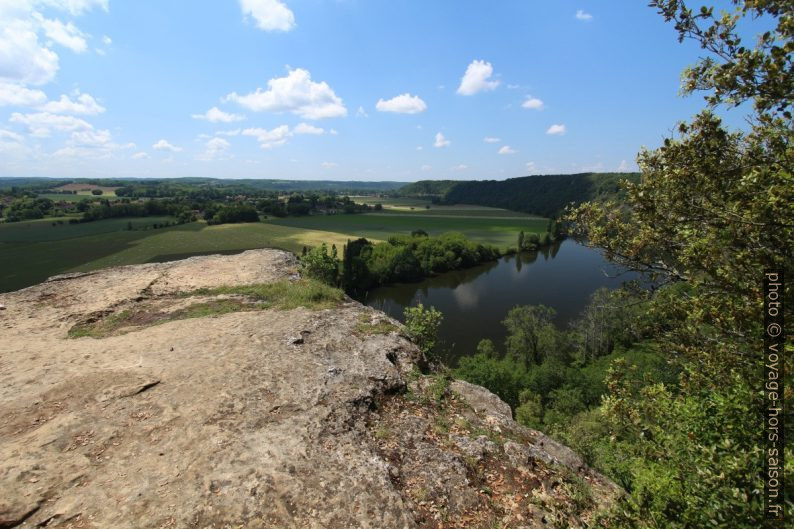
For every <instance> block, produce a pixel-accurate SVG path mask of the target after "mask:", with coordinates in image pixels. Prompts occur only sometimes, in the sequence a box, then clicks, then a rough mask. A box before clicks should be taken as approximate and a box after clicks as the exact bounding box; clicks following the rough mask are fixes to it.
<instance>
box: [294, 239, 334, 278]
mask: <svg viewBox="0 0 794 529" xmlns="http://www.w3.org/2000/svg"><path fill="white" fill-rule="evenodd" d="M300 263H301V269H302V270H303V273H304V274H306V275H307V276H308V277H312V278H314V279H317V280H319V281H322V282H323V283H325V284H327V285H331V286H336V284H337V276H338V274H339V264H338V263H337V261H336V259H334V258H333V257H332V256H330V255H328V247H327V246H326V245H325V243H323V244H322V245H320V246H316V247H314V248H312V249H311V250H309V251H308V252H306V255H304V256H302V257H301V259H300Z"/></svg>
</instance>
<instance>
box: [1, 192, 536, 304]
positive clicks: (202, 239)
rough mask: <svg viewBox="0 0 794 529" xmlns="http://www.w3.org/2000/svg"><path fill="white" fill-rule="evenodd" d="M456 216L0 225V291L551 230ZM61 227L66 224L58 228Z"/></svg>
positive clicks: (507, 242)
mask: <svg viewBox="0 0 794 529" xmlns="http://www.w3.org/2000/svg"><path fill="white" fill-rule="evenodd" d="M65 196H68V195H65ZM434 207H437V206H434ZM452 208H453V207H450V208H449V209H447V210H445V211H446V213H444V214H442V213H439V212H438V211H443V210H440V208H439V210H437V211H435V212H434V213H428V211H427V210H424V209H423V210H421V211H416V212H411V213H396V212H395V213H389V212H383V213H370V214H357V215H322V216H310V217H289V218H284V219H268V220H267V221H265V222H260V223H252V224H222V225H217V226H208V225H207V224H206V223H204V222H194V223H190V224H185V225H181V226H171V227H168V228H160V229H152V226H153V225H154V224H155V223H156V224H162V223H164V222H166V221H173V219H171V218H168V217H143V218H131V219H108V220H102V221H96V222H86V223H81V224H68V223H67V222H68V218H62V219H42V220H35V221H26V222H17V223H9V224H3V223H0V291H9V290H17V289H19V288H24V287H26V286H29V285H32V284H35V283H38V282H41V281H43V280H45V279H46V278H47V277H49V276H52V275H56V274H62V273H65V272H75V271H88V270H96V269H99V268H105V267H109V266H120V265H127V264H138V263H147V262H154V261H168V260H173V259H181V258H184V257H189V256H191V255H201V254H208V253H234V252H239V251H243V250H249V249H253V248H267V247H271V248H281V249H284V250H289V251H293V252H296V253H298V252H300V251H301V249H302V248H303V246H316V245H319V244H321V243H323V242H325V243H326V244H328V245H329V246H330V245H331V244H336V245H337V247H339V250H340V251H341V247H342V245H343V244H344V243H345V242H346V241H347V240H348V239H355V238H358V237H366V238H368V239H370V240H372V241H375V242H377V241H382V240H386V239H387V238H388V237H389V236H391V235H394V234H399V233H401V234H408V233H410V232H411V231H413V230H416V229H423V230H425V231H426V232H428V233H429V234H431V235H437V234H440V233H443V232H447V231H459V232H462V233H464V234H465V235H466V236H467V237H469V238H470V239H472V240H475V241H478V242H482V243H487V244H494V245H497V246H500V247H502V248H506V247H508V246H514V245H515V243H516V236H517V234H518V232H519V231H520V230H524V231H525V232H527V233H529V232H533V231H534V232H538V233H542V232H544V231H545V230H546V220H545V219H537V218H533V217H529V216H519V215H518V214H515V213H513V212H508V211H505V210H497V209H493V208H476V209H466V208H465V207H459V206H454V208H457V209H452ZM469 208H473V207H472V206H469ZM475 210H476V211H484V210H487V211H490V212H497V213H495V214H489V215H479V216H478V215H472V214H471V211H475ZM409 211H410V210H409ZM430 211H433V210H432V209H431V210H430ZM508 214H509V215H508ZM58 220H62V221H63V222H64V224H59V225H56V226H53V225H52V223H53V222H56V223H57V221H58ZM128 223H132V227H133V230H131V231H130V230H128V229H127V228H128Z"/></svg>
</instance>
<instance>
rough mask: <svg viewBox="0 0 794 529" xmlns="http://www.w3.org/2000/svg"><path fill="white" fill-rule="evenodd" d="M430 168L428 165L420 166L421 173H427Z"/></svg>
mask: <svg viewBox="0 0 794 529" xmlns="http://www.w3.org/2000/svg"><path fill="white" fill-rule="evenodd" d="M432 168H433V167H431V166H429V165H427V164H425V165H423V166H422V167H421V168H420V169H422V171H429V170H430V169H432Z"/></svg>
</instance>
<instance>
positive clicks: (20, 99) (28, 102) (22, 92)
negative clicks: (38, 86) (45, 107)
mask: <svg viewBox="0 0 794 529" xmlns="http://www.w3.org/2000/svg"><path fill="white" fill-rule="evenodd" d="M46 101H47V95H46V94H45V93H44V92H42V91H41V90H32V89H30V88H25V87H24V86H22V85H19V84H16V83H3V82H0V107H2V106H13V107H29V106H36V105H40V104H42V103H44V102H46Z"/></svg>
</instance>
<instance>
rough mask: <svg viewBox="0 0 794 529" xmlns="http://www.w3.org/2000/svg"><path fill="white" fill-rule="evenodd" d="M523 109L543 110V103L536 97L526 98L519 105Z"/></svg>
mask: <svg viewBox="0 0 794 529" xmlns="http://www.w3.org/2000/svg"><path fill="white" fill-rule="evenodd" d="M521 106H522V107H523V108H529V109H532V110H540V109H542V108H543V101H541V100H540V99H538V98H537V97H532V96H527V99H526V101H524V102H523V103H521Z"/></svg>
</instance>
